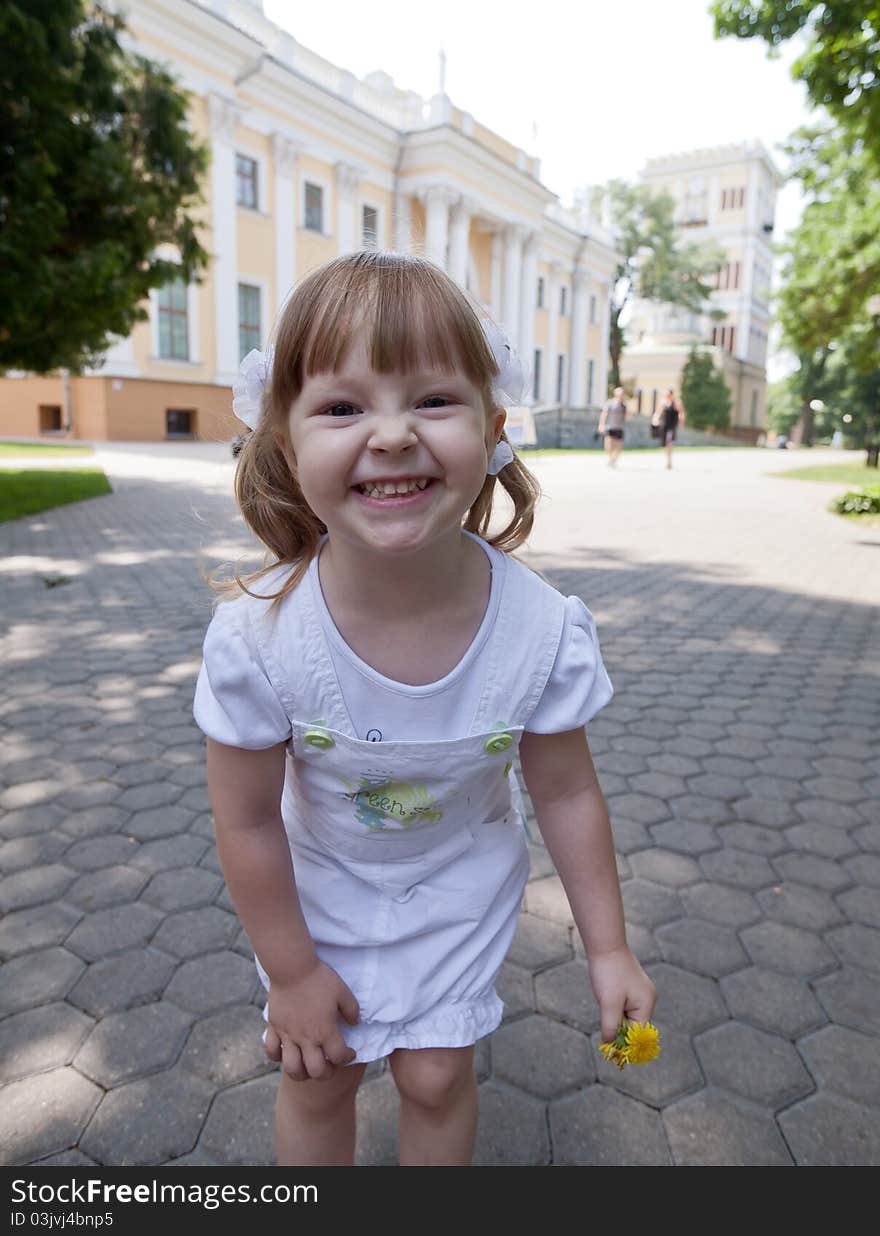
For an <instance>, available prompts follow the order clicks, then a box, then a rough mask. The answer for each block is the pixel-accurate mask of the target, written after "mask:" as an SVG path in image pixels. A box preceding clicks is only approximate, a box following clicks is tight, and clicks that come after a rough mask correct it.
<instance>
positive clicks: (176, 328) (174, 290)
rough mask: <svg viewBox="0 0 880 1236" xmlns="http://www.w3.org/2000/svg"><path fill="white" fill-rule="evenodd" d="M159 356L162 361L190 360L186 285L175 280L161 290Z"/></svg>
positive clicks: (159, 296)
mask: <svg viewBox="0 0 880 1236" xmlns="http://www.w3.org/2000/svg"><path fill="white" fill-rule="evenodd" d="M158 304H159V356H160V358H161V359H162V360H189V323H188V321H187V311H186V284H185V283H184V282H183V280H182V279H175V280H174V281H173V282H172V283H166V284H165V286H164V288H160V289H159V293H158Z"/></svg>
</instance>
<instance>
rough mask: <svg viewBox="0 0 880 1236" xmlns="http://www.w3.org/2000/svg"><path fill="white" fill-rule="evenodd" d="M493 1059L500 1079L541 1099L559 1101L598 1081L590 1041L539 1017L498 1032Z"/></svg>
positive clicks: (567, 1028) (494, 1043)
mask: <svg viewBox="0 0 880 1236" xmlns="http://www.w3.org/2000/svg"><path fill="white" fill-rule="evenodd" d="M492 1060H493V1063H494V1067H495V1074H496V1076H498V1077H501V1078H503V1079H504V1080H505V1081H508V1082H510V1083H511V1085H514V1086H517V1087H519V1089H520V1090H525V1091H527V1092H528V1093H529V1094H534V1095H536V1096H537V1097H538V1098H545V1099H552V1098H557V1097H558V1096H559V1095H562V1094H565V1093H566V1091H568V1090H574V1089H576V1088H578V1087H580V1086H584V1085H586V1084H587V1083H588V1082H591V1081H595V1078H596V1066H595V1063H594V1061H593V1057H592V1053H591V1051H590V1042H589V1039H588V1038H586V1037H585V1036H584V1035H583V1034H580V1033H579V1032H578V1031H577V1030H572V1029H571V1028H570V1027H569V1026H561V1025H559V1023H558V1022H555V1021H551V1020H550V1019H549V1018H548V1017H542V1016H540V1015H539V1014H534V1015H533V1016H531V1017H524V1018H521V1019H520V1020H519V1021H515V1022H511V1023H510V1024H509V1025H504V1026H501V1027H500V1029H498V1030H496V1031H495V1033H494V1035H493V1036H492Z"/></svg>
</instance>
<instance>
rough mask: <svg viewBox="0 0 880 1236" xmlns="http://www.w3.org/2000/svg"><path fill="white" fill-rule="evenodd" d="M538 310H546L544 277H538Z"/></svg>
mask: <svg viewBox="0 0 880 1236" xmlns="http://www.w3.org/2000/svg"><path fill="white" fill-rule="evenodd" d="M538 308H539V309H543V308H544V276H543V275H539V276H538Z"/></svg>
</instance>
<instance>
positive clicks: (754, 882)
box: [699, 850, 778, 891]
mask: <svg viewBox="0 0 880 1236" xmlns="http://www.w3.org/2000/svg"><path fill="white" fill-rule="evenodd" d="M699 862H700V866H701V867H702V869H703V871H704V872H705V873H706V875H707V876H708V877H709V879H710V880H716V881H718V883H720V884H732V885H733V886H734V887H735V888H746V889H751V890H752V891H755V890H757V889H759V888H766V886H767V885H768V884H775V883H776V882H777V878H778V877H777V875H776V873H775V872H774V870H773V868H772V867H771V866H770V864H769V863H768V862H767V860H766V858H763V857H761V855H759V854H750V853H749V852H748V851H746V850H714V851H713V852H712V853H711V854H703V855H702V856H701V857H700V860H699Z"/></svg>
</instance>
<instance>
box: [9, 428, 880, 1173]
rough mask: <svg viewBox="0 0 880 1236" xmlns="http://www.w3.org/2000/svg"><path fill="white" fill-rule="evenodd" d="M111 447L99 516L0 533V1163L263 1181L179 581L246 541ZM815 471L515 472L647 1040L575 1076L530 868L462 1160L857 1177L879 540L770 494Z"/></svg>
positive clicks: (139, 453) (865, 1058)
mask: <svg viewBox="0 0 880 1236" xmlns="http://www.w3.org/2000/svg"><path fill="white" fill-rule="evenodd" d="M102 457H103V459H104V462H105V465H106V467H107V470H108V472H109V473H110V475H111V476H112V478H113V480H114V485H115V493H114V494H113V495H112V496H109V497H106V498H99V499H96V500H93V501H90V502H86V503H82V504H79V505H76V506H71V507H64V508H61V509H59V510H56V511H51V512H47V513H45V514H43V515H39V516H34V517H31V518H27V519H24V520H20V521H18V522H17V523H15V524H7V525H4V526H0V546H2V550H3V561H2V564H0V571H2V584H3V614H4V619H5V623H4V627H5V632H6V634H5V638H4V640H3V643H2V656H3V664H4V667H5V669H4V687H5V691H4V696H3V700H2V704H0V737H2V744H3V745H2V752H3V767H2V770H0V776H2V781H0V911H2V912H3V914H4V916H5V917H4V919H3V922H2V923H0V958H2V960H3V965H2V972H0V1018H2V1020H0V1083H2V1090H0V1113H2V1115H0V1160H2V1161H3V1162H5V1163H15V1164H29V1163H36V1162H41V1163H48V1164H58V1165H60V1164H82V1165H87V1164H92V1163H96V1164H106V1165H127V1164H164V1163H169V1162H176V1163H181V1164H209V1165H210V1164H214V1165H223V1164H264V1163H269V1162H271V1155H272V1152H271V1127H270V1126H271V1110H272V1102H273V1093H274V1090H275V1087H276V1084H277V1074H276V1072H275V1071H274V1070H273V1069H271V1068H270V1067H268V1066H267V1064H266V1063H265V1062H264V1060H263V1058H262V1055H261V1048H260V1030H261V1019H260V1012H259V1005H260V1003H261V1001H260V998H259V995H258V991H257V984H256V981H255V976H254V971H253V966H252V962H251V960H250V955H249V952H248V948H247V943H246V941H245V939H244V937H243V934H242V932H241V930H240V928H239V926H238V924H237V921H236V919H235V916H234V914H233V913H232V910H231V906H230V903H229V900H228V897H227V895H226V892H225V889H224V886H223V881H222V878H221V876H220V874H219V871H218V866H217V860H216V855H215V851H214V846H213V843H212V828H211V817H210V813H209V806H208V800H207V797H206V793H205V775H204V765H203V745H202V740H201V737H200V734H199V732H198V731H197V729H196V728H195V726H194V723H193V721H192V718H191V711H190V710H191V698H192V689H193V684H194V681H195V676H196V673H197V670H198V664H199V651H200V643H201V638H202V633H203V630H204V627H205V625H206V623H207V620H208V617H209V605H210V602H209V596H208V593H207V591H206V590H205V589H204V588H203V587H202V585H201V583H200V581H199V578H198V570H197V568H198V566H199V562H200V560H204V561H205V562H214V561H216V560H217V559H219V558H223V557H228V556H229V555H230V554H232V553H237V552H240V551H241V549H242V547H243V546H244V545H245V544H246V540H245V537H244V533H243V527H242V525H241V523H240V521H239V520H238V519H237V517H236V515H235V513H234V510H233V507H232V503H231V501H230V496H229V494H230V483H231V475H232V468H231V464H230V462H229V459H228V456H227V453H226V450H225V448H223V447H220V446H214V447H204V448H197V447H189V448H188V447H177V448H167V449H166V448H147V447H140V448H134V449H133V448H122V447H117V448H113V449H107V450H106V451H103V452H102ZM834 458H835V459H837V460H839V459H841V458H843V456H842V455H840V454H839V453H838V454H835V455H834ZM817 460H818V455H816V454H814V455H812V456H810V457H809V459H808V461H809V462H816V461H817ZM805 461H807V460H806V457H805V456H803V455H800V456H797V455H794V454H793V453H789V454H783V453H782V452H779V453H777V452H770V451H767V452H763V453H758V452H744V451H729V452H723V453H711V454H710V453H705V452H694V453H692V454H690V455H688V454H686V453H685V452H683V451H679V452H678V454H677V456H676V468H675V469H674V470H673V471H672V472H671V473H667V472H665V471H664V470H663V468H662V460H661V459H660V457H659V455H658V454H657V453H653V452H643V453H636V452H630V453H629V454H624V456H623V460H622V463H621V466H620V468H619V469H618V470H617V471H615V472H612V471H610V470H609V469H608V468H607V467H606V465H605V464H604V461H603V460H602V459H601V458H600V457H598V456H591V457H589V458H587V459H585V458H584V457H582V456H578V457H551V458H547V459H544V460H540V461H536V465H535V469H536V471H537V472H538V475H539V477H540V479H541V481H542V483H543V485H544V488H545V491H546V493H547V495H548V496H547V498H546V500H545V502H544V504H543V509H542V511H541V514H540V517H539V522H538V526H537V529H536V532H535V535H534V537H533V539H532V542H531V547H530V550H529V552H528V553H527V554H524V555H523V556H524V557H525V558H526V560H527V561H528V562H529V563H530V564H531V565H533V566H535V567H537V568H539V569H540V570H542V571H544V572H545V573H546V574H547V575H548V576H549V577H550V578H551V579H552V580H553V581H554V582H555V583H556V584H557V585H558V586H559V587H560V588H562V589H563V591H566V592H577V593H578V594H580V595H581V596H583V597H584V599H585V600H586V601H587V603H588V604H589V605H590V606H591V608H592V609H593V611H594V612H595V614H596V616H597V619H598V622H599V628H600V634H601V636H602V642H603V649H604V653H605V657H606V661H607V664H608V667H609V671H610V673H611V676H612V679H613V681H614V683H615V686H616V695H615V698H614V700H613V702H612V704H611V705H610V706H609V707H608V708H607V709H606V710H605V712H603V713H602V714H601V716H600V717H599V718H597V720H596V721H595V722H594V723H593V724H592V725H591V726H590V727H589V730H590V740H591V746H592V749H593V752H594V754H595V757H596V762H597V766H598V768H599V772H600V776H601V780H602V784H603V787H604V790H605V793H606V796H607V798H608V800H609V804H610V807H611V812H612V817H613V820H614V830H615V838H616V843H617V848H618V851H619V854H620V873H621V877H622V881H623V889H624V898H625V902H626V911H627V916H628V921H629V925H630V933H631V940H632V943H633V946H634V948H635V950H636V952H637V953H638V955H639V956H640V957H641V959H642V961H643V963H644V964H645V965H646V966H647V968H648V969H649V971H650V973H651V974H652V975H653V977H654V979H655V981H656V983H657V986H658V988H659V990H660V1003H659V1005H658V1009H657V1014H656V1018H657V1021H658V1023H659V1024H660V1027H661V1031H662V1033H663V1038H664V1050H663V1054H662V1056H661V1058H660V1060H659V1061H657V1062H655V1063H654V1064H652V1065H650V1066H648V1067H646V1068H641V1069H639V1068H630V1069H627V1070H626V1071H625V1072H623V1073H619V1072H618V1071H617V1070H616V1069H614V1068H613V1067H612V1066H610V1065H607V1064H606V1063H605V1062H604V1061H602V1060H601V1059H600V1058H599V1057H598V1053H597V1051H596V1044H597V1041H598V1037H597V1029H598V1022H597V1016H596V1007H595V1004H594V1001H593V999H592V997H591V995H590V993H589V987H588V982H587V971H586V964H585V962H584V960H583V955H582V950H581V948H580V945H579V943H578V941H577V940H576V939H574V938H573V930H572V925H571V920H570V917H569V914H568V909H567V905H566V902H565V898H564V896H563V894H562V890H561V888H560V886H559V882H558V880H557V878H556V877H555V875H554V873H553V871H552V868H551V865H550V863H549V861H548V858H547V855H546V853H545V852H544V851H543V849H542V848H541V847H540V845H535V846H534V847H533V859H534V864H533V878H532V880H531V882H530V884H529V887H528V891H527V895H526V902H525V909H524V912H523V915H522V919H521V923H520V927H519V930H518V933H517V936H516V939H515V942H514V945H513V949H512V951H511V954H510V959H509V962H508V963H507V965H506V966H505V969H504V972H503V975H502V983H501V988H502V994H503V996H504V998H505V1000H506V1002H507V1016H506V1020H505V1023H504V1025H503V1026H502V1027H501V1028H500V1029H499V1030H498V1031H497V1032H496V1033H495V1034H494V1035H493V1036H492V1037H491V1039H490V1040H488V1041H485V1042H483V1043H482V1044H481V1045H480V1048H479V1054H478V1060H479V1069H480V1078H481V1087H480V1089H481V1094H482V1107H481V1122H480V1133H479V1140H478V1148H477V1156H476V1161H477V1163H479V1164H483V1165H489V1164H508V1165H509V1164H523V1165H541V1164H550V1163H553V1164H596V1163H599V1164H704V1163H705V1164H762V1165H776V1164H800V1165H818V1164H869V1163H874V1164H876V1163H877V1162H878V1161H880V1131H878V1130H880V1122H878V1120H877V1115H878V1111H880V1053H878V1037H880V983H878V971H880V897H878V893H877V888H878V885H880V811H878V807H877V801H878V797H880V795H878V791H880V776H878V771H877V770H878V759H877V757H878V746H880V744H878V738H880V716H878V713H880V690H878V685H880V684H878V674H880V666H878V661H877V651H878V608H877V601H878V598H880V529H878V528H877V527H874V528H872V529H866V528H864V527H860V526H858V525H856V524H852V523H848V522H846V521H843V520H839V519H836V518H834V517H832V516H831V515H829V514H827V513H826V512H825V510H824V506H825V503H826V502H827V500H828V497H829V495H830V493H832V492H834V491H833V489H829V487H828V486H825V485H819V484H806V483H802V482H795V481H786V480H777V479H770V478H768V477H766V476H765V475H763V474H764V473H765V472H767V471H770V470H771V469H776V468H788V467H792V466H794V465H796V464H800V463H802V462H805ZM359 1104H360V1116H361V1125H360V1138H359V1151H358V1157H359V1162H360V1163H362V1164H383V1163H393V1162H394V1161H395V1160H394V1137H395V1133H394V1123H395V1097H394V1090H393V1086H392V1084H391V1078H390V1076H389V1074H388V1073H387V1072H383V1070H382V1068H381V1066H373V1067H371V1070H370V1075H369V1080H368V1081H367V1082H366V1083H365V1084H364V1086H363V1087H362V1090H361V1096H360V1099H359Z"/></svg>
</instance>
